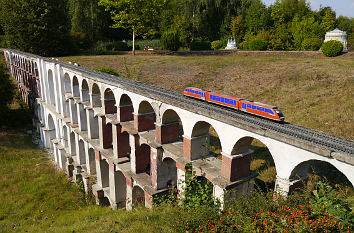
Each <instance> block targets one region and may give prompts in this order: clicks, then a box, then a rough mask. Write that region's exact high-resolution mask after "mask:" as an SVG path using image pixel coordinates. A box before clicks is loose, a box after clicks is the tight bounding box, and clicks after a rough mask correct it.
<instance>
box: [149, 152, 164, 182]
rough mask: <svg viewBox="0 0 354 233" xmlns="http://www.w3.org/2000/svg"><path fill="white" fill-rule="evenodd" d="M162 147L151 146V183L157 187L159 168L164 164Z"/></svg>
mask: <svg viewBox="0 0 354 233" xmlns="http://www.w3.org/2000/svg"><path fill="white" fill-rule="evenodd" d="M162 155H163V150H162V147H156V148H154V147H151V148H150V174H151V185H152V187H154V188H155V189H157V188H158V186H159V185H158V179H159V177H158V170H159V169H160V167H161V164H162V161H161V160H162Z"/></svg>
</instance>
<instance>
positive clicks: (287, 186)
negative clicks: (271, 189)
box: [275, 176, 307, 197]
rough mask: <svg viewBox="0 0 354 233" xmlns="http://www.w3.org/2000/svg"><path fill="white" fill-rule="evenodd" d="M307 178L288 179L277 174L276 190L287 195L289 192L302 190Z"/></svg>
mask: <svg viewBox="0 0 354 233" xmlns="http://www.w3.org/2000/svg"><path fill="white" fill-rule="evenodd" d="M306 179H307V178H299V179H288V178H281V177H279V176H277V179H276V181H275V191H276V193H277V194H279V195H281V196H283V197H286V196H287V195H288V194H292V193H294V192H295V191H296V190H300V189H301V188H302V187H303V186H304V182H305V180H306Z"/></svg>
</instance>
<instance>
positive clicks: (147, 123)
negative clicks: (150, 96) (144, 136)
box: [134, 112, 155, 132]
mask: <svg viewBox="0 0 354 233" xmlns="http://www.w3.org/2000/svg"><path fill="white" fill-rule="evenodd" d="M134 129H135V130H136V131H138V132H142V131H147V130H152V129H155V113H154V112H152V113H139V114H135V113H134Z"/></svg>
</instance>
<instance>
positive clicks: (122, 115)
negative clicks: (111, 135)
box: [119, 94, 134, 122]
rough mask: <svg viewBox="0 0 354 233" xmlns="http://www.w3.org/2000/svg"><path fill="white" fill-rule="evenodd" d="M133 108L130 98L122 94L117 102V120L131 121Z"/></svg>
mask: <svg viewBox="0 0 354 233" xmlns="http://www.w3.org/2000/svg"><path fill="white" fill-rule="evenodd" d="M133 112H134V106H133V102H132V100H131V98H130V97H129V96H128V95H127V94H123V95H121V97H120V100H119V120H120V121H121V122H124V121H132V120H133V119H134V115H133Z"/></svg>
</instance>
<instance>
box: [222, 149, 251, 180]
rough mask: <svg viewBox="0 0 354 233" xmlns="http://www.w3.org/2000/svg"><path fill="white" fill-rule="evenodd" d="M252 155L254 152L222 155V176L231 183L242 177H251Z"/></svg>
mask: <svg viewBox="0 0 354 233" xmlns="http://www.w3.org/2000/svg"><path fill="white" fill-rule="evenodd" d="M252 153H253V151H252V150H248V151H247V152H244V153H241V154H238V155H227V154H225V153H222V166H221V176H222V177H223V178H225V179H226V180H228V181H231V182H233V181H236V180H237V179H239V178H241V177H246V176H249V174H250V171H251V169H250V165H251V154H252Z"/></svg>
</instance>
